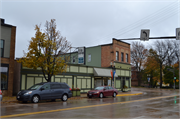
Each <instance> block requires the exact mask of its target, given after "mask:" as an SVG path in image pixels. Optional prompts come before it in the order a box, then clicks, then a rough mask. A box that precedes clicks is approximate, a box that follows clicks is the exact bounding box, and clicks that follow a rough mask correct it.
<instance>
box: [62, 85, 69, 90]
mask: <svg viewBox="0 0 180 119" xmlns="http://www.w3.org/2000/svg"><path fill="white" fill-rule="evenodd" d="M60 85H61V88H62V89H67V88H69V87H68V86H67V85H66V84H60Z"/></svg>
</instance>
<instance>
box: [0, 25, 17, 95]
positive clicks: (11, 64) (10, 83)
mask: <svg viewBox="0 0 180 119" xmlns="http://www.w3.org/2000/svg"><path fill="white" fill-rule="evenodd" d="M15 39H16V27H15V26H12V28H11V44H10V58H1V63H3V64H9V74H8V90H3V91H2V93H3V95H4V96H13V79H14V57H15Z"/></svg>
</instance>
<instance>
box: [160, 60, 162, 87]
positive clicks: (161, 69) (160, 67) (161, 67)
mask: <svg viewBox="0 0 180 119" xmlns="http://www.w3.org/2000/svg"><path fill="white" fill-rule="evenodd" d="M160 88H162V63H161V64H160Z"/></svg>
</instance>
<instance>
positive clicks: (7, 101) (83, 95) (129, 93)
mask: <svg viewBox="0 0 180 119" xmlns="http://www.w3.org/2000/svg"><path fill="white" fill-rule="evenodd" d="M140 94H143V93H142V92H137V91H127V92H121V91H120V92H118V95H117V96H133V95H140ZM83 98H87V93H81V95H80V96H77V97H71V98H69V99H68V100H80V99H83ZM58 100H60V99H58ZM12 103H21V101H18V100H17V99H16V96H12V97H3V100H2V101H1V104H12Z"/></svg>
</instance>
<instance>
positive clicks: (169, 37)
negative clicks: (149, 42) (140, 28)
mask: <svg viewBox="0 0 180 119" xmlns="http://www.w3.org/2000/svg"><path fill="white" fill-rule="evenodd" d="M113 39H116V38H113ZM149 39H176V36H165V37H149ZM116 40H140V38H128V39H116Z"/></svg>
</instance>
